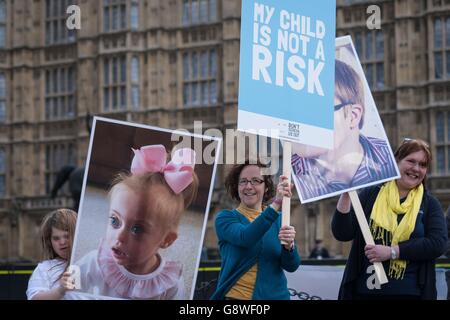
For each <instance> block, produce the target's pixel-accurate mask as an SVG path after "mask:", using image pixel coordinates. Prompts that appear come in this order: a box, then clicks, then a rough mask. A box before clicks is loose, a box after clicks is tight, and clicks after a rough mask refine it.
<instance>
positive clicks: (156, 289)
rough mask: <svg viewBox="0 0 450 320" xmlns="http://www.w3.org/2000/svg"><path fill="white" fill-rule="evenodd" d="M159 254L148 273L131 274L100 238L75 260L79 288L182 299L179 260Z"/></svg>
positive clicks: (111, 294)
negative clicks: (98, 244) (88, 250)
mask: <svg viewBox="0 0 450 320" xmlns="http://www.w3.org/2000/svg"><path fill="white" fill-rule="evenodd" d="M159 258H160V265H159V266H158V268H157V269H156V270H155V271H153V272H152V273H149V274H144V275H137V274H133V273H131V272H129V271H128V270H126V269H125V268H124V267H123V266H120V265H118V264H117V263H116V261H115V260H114V258H113V256H112V253H111V249H110V248H109V247H107V246H106V245H105V243H104V242H103V241H102V243H101V245H100V246H99V248H98V250H93V251H91V252H90V253H88V254H87V255H85V256H84V257H83V258H81V259H80V260H79V261H78V262H77V263H76V266H77V267H79V272H80V278H81V279H80V280H81V282H80V284H81V289H80V291H81V292H83V293H88V294H92V295H94V296H97V298H100V296H103V297H104V298H107V297H112V298H122V299H155V300H171V299H185V297H184V281H183V277H182V265H181V263H179V262H176V261H167V260H165V259H164V258H163V257H161V256H159ZM81 292H80V293H81Z"/></svg>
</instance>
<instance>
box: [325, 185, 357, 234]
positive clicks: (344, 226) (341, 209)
mask: <svg viewBox="0 0 450 320" xmlns="http://www.w3.org/2000/svg"><path fill="white" fill-rule="evenodd" d="M357 230H358V224H357V221H356V216H355V213H354V212H353V208H351V201H350V196H349V195H348V193H343V194H341V196H340V197H339V201H338V204H337V206H336V210H335V212H334V215H333V219H332V220H331V231H332V233H333V236H334V237H335V238H336V240H338V241H351V240H353V239H354V237H355V235H356V232H357Z"/></svg>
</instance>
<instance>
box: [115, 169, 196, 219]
mask: <svg viewBox="0 0 450 320" xmlns="http://www.w3.org/2000/svg"><path fill="white" fill-rule="evenodd" d="M192 177H193V181H192V183H191V184H190V185H189V186H187V187H186V189H184V190H183V191H182V192H181V193H179V194H176V193H175V192H173V190H172V189H171V188H170V187H169V185H168V184H167V183H166V180H165V178H164V175H163V174H162V173H160V172H149V173H143V174H128V173H119V174H118V175H117V176H116V177H115V178H114V180H113V182H112V187H111V190H110V192H109V196H110V197H111V196H112V195H113V193H114V191H115V190H116V189H117V188H118V186H120V185H124V186H126V187H128V188H129V189H130V190H132V191H133V192H135V193H136V194H138V195H139V198H140V202H141V203H140V205H142V206H143V207H144V208H146V210H147V212H148V211H150V210H151V212H152V214H155V215H157V217H158V220H159V221H161V223H162V224H163V226H164V227H177V226H178V225H179V223H180V219H181V216H182V214H183V212H184V210H185V209H186V208H187V207H189V205H190V204H191V203H192V202H193V201H194V199H195V198H196V196H197V191H198V185H199V181H198V178H197V175H196V174H195V172H193V173H192ZM155 187H160V188H161V189H160V190H158V192H155V189H154V188H155Z"/></svg>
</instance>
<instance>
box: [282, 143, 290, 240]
mask: <svg viewBox="0 0 450 320" xmlns="http://www.w3.org/2000/svg"><path fill="white" fill-rule="evenodd" d="M291 155H292V145H291V143H290V142H287V141H284V143H283V176H286V177H287V178H288V181H289V186H290V185H291ZM290 224H291V198H288V197H283V203H282V210H281V226H289V225H290ZM281 244H287V243H285V242H284V241H281Z"/></svg>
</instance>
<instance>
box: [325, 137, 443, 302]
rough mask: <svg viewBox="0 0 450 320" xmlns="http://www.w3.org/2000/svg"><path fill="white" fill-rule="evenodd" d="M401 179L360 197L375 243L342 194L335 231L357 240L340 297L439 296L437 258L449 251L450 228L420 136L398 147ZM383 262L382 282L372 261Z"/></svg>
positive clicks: (340, 237)
mask: <svg viewBox="0 0 450 320" xmlns="http://www.w3.org/2000/svg"><path fill="white" fill-rule="evenodd" d="M394 155H395V159H396V161H397V164H398V167H399V171H400V175H401V177H400V179H397V180H392V181H389V182H386V183H384V184H382V185H378V186H373V187H368V188H366V189H363V190H361V192H360V193H359V198H360V200H361V204H362V206H363V209H364V213H365V215H366V217H367V221H368V222H369V226H370V230H371V233H372V235H373V237H374V240H375V245H366V244H365V242H364V239H363V236H362V234H361V231H360V230H359V227H358V223H357V221H356V216H355V214H354V211H353V208H351V203H350V197H349V195H348V194H347V193H344V194H342V195H341V197H340V198H339V201H338V204H337V208H336V211H335V213H334V216H333V220H332V232H333V235H334V236H335V238H336V239H337V240H339V241H351V240H353V244H352V249H351V251H350V255H349V258H348V260H347V265H346V268H345V271H344V276H343V279H342V283H341V287H340V290H339V299H427V300H429V299H436V298H437V291H436V272H435V259H436V258H438V257H439V256H440V255H441V254H443V253H444V252H445V248H446V242H447V230H446V223H445V218H444V213H443V211H442V208H441V205H440V204H439V202H438V200H436V198H434V197H433V196H432V195H431V194H430V193H429V192H428V191H427V190H426V189H425V180H426V174H427V168H428V165H429V164H430V161H431V151H430V148H429V146H428V145H427V144H426V143H425V142H424V141H422V140H419V139H417V140H411V139H408V140H405V141H404V142H403V143H402V144H401V145H400V147H399V148H398V149H397V151H396V152H395V154H394ZM374 262H382V263H383V267H384V269H385V271H386V274H387V276H388V280H389V282H388V283H386V284H383V285H380V284H379V282H378V280H376V277H375V274H374V271H373V265H372V264H373V263H374Z"/></svg>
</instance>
